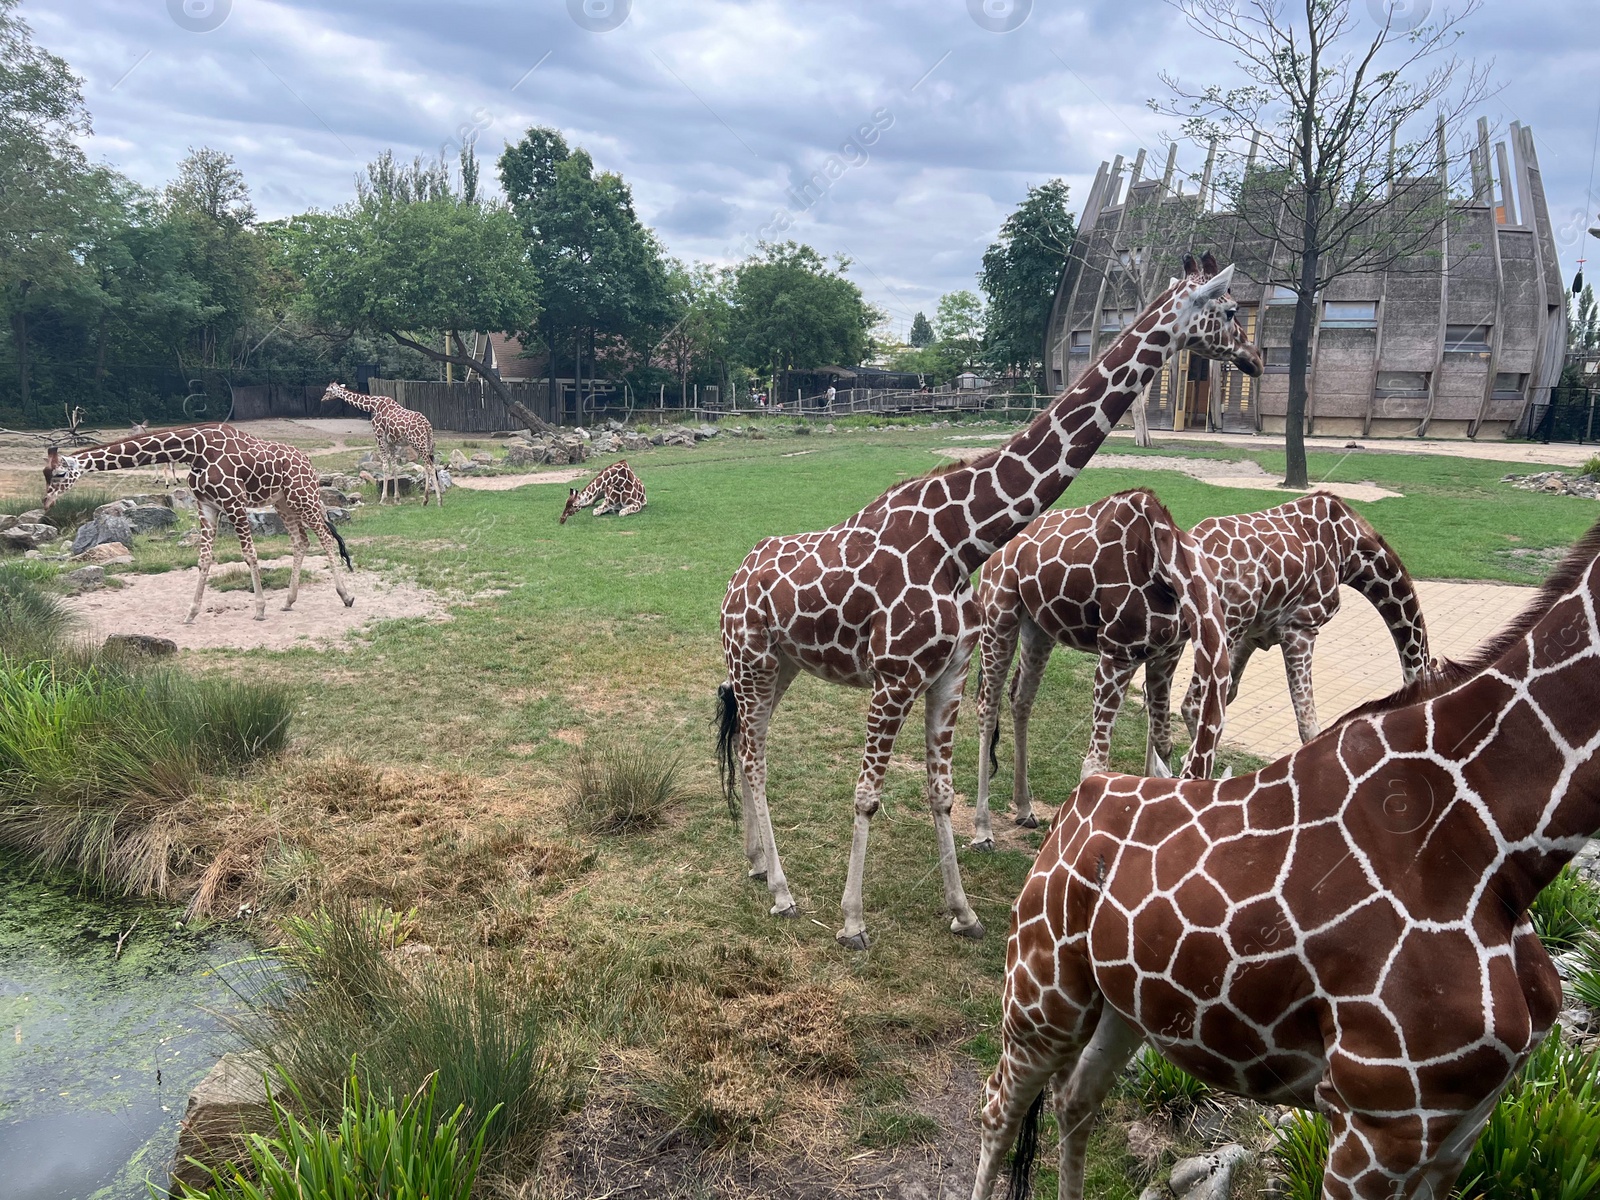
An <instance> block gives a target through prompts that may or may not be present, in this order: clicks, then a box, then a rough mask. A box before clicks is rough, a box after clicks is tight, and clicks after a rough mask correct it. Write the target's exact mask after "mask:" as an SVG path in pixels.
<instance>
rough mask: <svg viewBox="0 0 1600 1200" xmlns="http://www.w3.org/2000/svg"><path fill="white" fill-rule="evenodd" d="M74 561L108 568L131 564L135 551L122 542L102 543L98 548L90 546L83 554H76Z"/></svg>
mask: <svg viewBox="0 0 1600 1200" xmlns="http://www.w3.org/2000/svg"><path fill="white" fill-rule="evenodd" d="M72 561H73V562H76V563H85V564H87V565H89V566H99V567H108V566H112V565H113V564H118V563H131V562H132V561H133V551H132V550H129V549H128V548H127V547H126V546H124V545H123V544H122V543H121V542H101V543H100V544H99V545H98V546H90V547H89V548H88V549H87V550H85V551H84V552H83V553H82V554H74V555H73V556H72Z"/></svg>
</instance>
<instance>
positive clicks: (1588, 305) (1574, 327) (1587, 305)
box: [1567, 283, 1600, 350]
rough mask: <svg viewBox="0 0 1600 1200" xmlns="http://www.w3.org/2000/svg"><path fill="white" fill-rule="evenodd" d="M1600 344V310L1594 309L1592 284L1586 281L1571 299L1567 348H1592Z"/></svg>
mask: <svg viewBox="0 0 1600 1200" xmlns="http://www.w3.org/2000/svg"><path fill="white" fill-rule="evenodd" d="M1597 345H1600V312H1597V311H1596V309H1595V300H1594V284H1592V283H1586V284H1584V286H1583V291H1582V293H1581V294H1579V296H1578V297H1577V298H1576V299H1575V300H1573V301H1572V320H1571V322H1570V323H1569V324H1568V326H1567V349H1569V350H1593V349H1594V348H1595V346H1597Z"/></svg>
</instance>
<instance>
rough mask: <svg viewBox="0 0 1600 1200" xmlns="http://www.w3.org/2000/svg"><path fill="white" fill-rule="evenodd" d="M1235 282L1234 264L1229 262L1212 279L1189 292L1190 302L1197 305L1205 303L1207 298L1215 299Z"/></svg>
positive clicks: (1222, 294)
mask: <svg viewBox="0 0 1600 1200" xmlns="http://www.w3.org/2000/svg"><path fill="white" fill-rule="evenodd" d="M1232 282H1233V264H1232V263H1229V264H1228V265H1227V266H1225V267H1223V268H1222V270H1220V271H1218V272H1217V273H1216V274H1215V275H1213V276H1212V277H1211V278H1210V279H1208V280H1206V281H1205V282H1204V283H1202V284H1201V285H1200V286H1199V287H1197V288H1195V290H1194V291H1192V292H1190V293H1189V303H1190V304H1192V305H1195V306H1199V305H1201V304H1204V303H1205V302H1206V301H1207V300H1215V299H1217V298H1218V297H1219V296H1224V295H1226V294H1227V292H1228V285H1229V284H1230V283H1232Z"/></svg>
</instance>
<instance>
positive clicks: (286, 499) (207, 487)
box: [44, 425, 356, 625]
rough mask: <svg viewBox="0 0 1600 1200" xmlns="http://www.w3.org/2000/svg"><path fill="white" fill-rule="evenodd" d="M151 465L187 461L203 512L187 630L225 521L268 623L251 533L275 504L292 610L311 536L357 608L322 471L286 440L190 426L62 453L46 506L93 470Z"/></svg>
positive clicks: (53, 466) (50, 464) (50, 477)
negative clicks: (256, 509) (284, 538)
mask: <svg viewBox="0 0 1600 1200" xmlns="http://www.w3.org/2000/svg"><path fill="white" fill-rule="evenodd" d="M151 463H187V464H188V467H189V487H190V489H191V490H192V491H193V492H194V497H195V500H196V501H197V502H198V504H199V508H200V582H199V583H198V584H197V585H196V586H195V591H194V603H193V604H191V605H190V606H189V615H188V616H187V617H185V618H184V622H183V623H184V624H185V625H192V624H194V619H195V616H196V615H197V614H198V613H199V612H200V602H201V600H202V599H203V598H204V597H205V592H206V578H207V576H209V575H210V573H211V564H212V561H213V554H214V550H215V543H216V537H217V518H218V517H219V516H225V517H227V518H228V520H229V522H230V523H231V524H232V525H233V531H234V533H236V534H237V535H238V537H239V549H240V550H242V551H243V552H244V561H245V562H246V564H248V566H249V567H250V585H251V587H252V588H253V589H254V591H255V599H256V620H258V621H264V620H266V615H267V613H266V608H267V597H266V593H265V592H263V591H262V589H261V571H260V569H259V568H258V567H257V566H256V548H255V539H254V537H253V536H252V535H251V533H250V513H249V509H250V508H251V507H253V506H260V505H265V504H270V505H272V506H273V507H274V508H276V509H277V510H278V515H279V516H280V517H282V518H283V524H284V527H285V528H286V529H288V531H289V537H290V540H291V542H292V544H293V546H294V569H293V570H292V571H291V572H290V575H289V598H288V599H287V600H286V601H284V605H283V607H284V608H285V609H288V608H292V607H293V606H294V602H295V599H296V598H297V597H298V596H299V594H300V562H301V560H302V559H303V558H304V557H305V552H306V530H307V529H310V530H311V531H312V532H313V533H315V534H316V535H317V541H319V542H320V543H321V544H322V549H323V551H324V552H325V553H326V554H327V556H328V573H329V574H330V575H332V577H333V586H334V587H335V588H336V589H337V590H338V592H339V599H341V600H343V601H344V604H345V607H346V608H349V607H350V606H351V605H352V604H354V603H355V602H356V598H355V596H353V595H352V594H351V593H350V592H349V591H347V590H346V589H345V586H344V580H343V579H342V578H340V575H339V563H338V560H337V559H335V558H334V556H333V547H334V544H335V543H338V546H339V554H340V555H341V556H342V557H343V558H344V563H345V566H346V567H350V566H351V563H350V552H349V551H348V550H347V549H345V544H344V539H343V538H342V537H340V536H339V531H338V530H337V529H335V528H334V527H333V525H332V523H331V522H330V521H329V520H328V514H327V511H326V510H325V509H324V508H323V506H322V497H321V496H320V495H319V494H318V493H317V471H316V468H315V467H313V466H312V465H311V460H310V459H309V458H307V457H306V455H305V452H304V451H302V450H297V449H296V448H295V447H293V446H285V445H283V444H282V443H281V442H267V441H263V440H262V439H260V438H258V437H254V436H252V435H250V434H248V433H244V432H242V431H240V430H238V429H235V428H234V427H233V426H232V425H189V426H185V427H183V428H180V429H163V430H158V431H157V432H155V433H147V434H144V435H143V436H141V437H130V438H123V439H122V440H121V441H116V442H108V443H106V444H105V445H103V446H90V447H88V448H87V449H85V450H79V451H77V452H76V453H74V454H70V455H69V454H62V453H60V452H59V451H58V450H56V449H55V448H54V447H51V449H50V455H49V458H48V459H47V460H46V463H45V468H44V481H45V495H44V508H45V511H46V512H49V511H50V506H51V505H53V504H54V503H55V502H56V501H57V500H59V499H60V498H61V496H62V494H63V493H64V492H66V490H67V489H68V488H70V487H71V486H72V485H73V484H75V483H77V482H78V480H79V479H81V478H82V477H83V476H84V475H85V474H87V473H88V472H90V471H120V470H123V469H124V468H126V467H142V466H147V465H149V464H151Z"/></svg>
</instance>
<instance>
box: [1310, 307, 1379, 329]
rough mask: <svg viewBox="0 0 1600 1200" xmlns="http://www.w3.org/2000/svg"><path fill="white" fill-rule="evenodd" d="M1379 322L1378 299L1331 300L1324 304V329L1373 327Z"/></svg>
mask: <svg viewBox="0 0 1600 1200" xmlns="http://www.w3.org/2000/svg"><path fill="white" fill-rule="evenodd" d="M1377 324H1378V302H1377V301H1376V300H1329V301H1326V302H1325V303H1324V304H1323V306H1322V327H1323V328H1324V329H1373V328H1376V327H1377Z"/></svg>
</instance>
